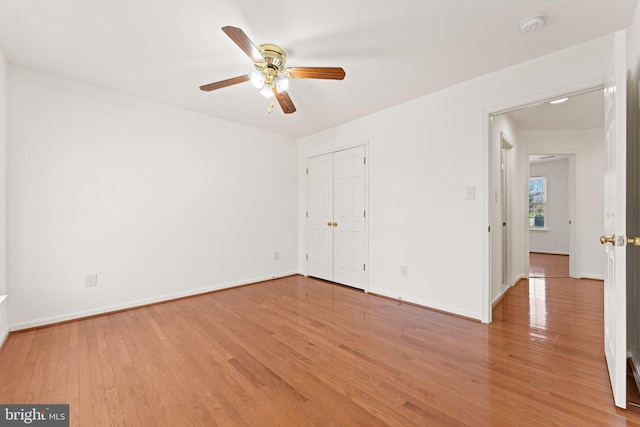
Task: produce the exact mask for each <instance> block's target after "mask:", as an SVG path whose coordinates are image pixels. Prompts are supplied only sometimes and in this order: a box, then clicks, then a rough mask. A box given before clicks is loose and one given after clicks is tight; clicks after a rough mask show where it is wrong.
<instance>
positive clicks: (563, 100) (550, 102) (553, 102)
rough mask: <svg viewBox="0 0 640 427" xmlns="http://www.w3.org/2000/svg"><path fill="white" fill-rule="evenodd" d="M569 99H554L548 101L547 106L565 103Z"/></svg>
mask: <svg viewBox="0 0 640 427" xmlns="http://www.w3.org/2000/svg"><path fill="white" fill-rule="evenodd" d="M568 99H569V98H559V99H554V100H553V101H549V104H562V103H563V102H566V101H567V100H568Z"/></svg>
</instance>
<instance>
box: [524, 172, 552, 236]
mask: <svg viewBox="0 0 640 427" xmlns="http://www.w3.org/2000/svg"><path fill="white" fill-rule="evenodd" d="M532 180H542V191H541V193H542V195H543V201H541V202H540V201H539V202H533V201H531V185H529V200H530V201H529V217H528V218H529V231H546V230H548V229H549V224H548V217H549V210H548V207H549V200H548V198H549V196H548V195H549V188H548V185H547V184H548V181H547V177H546V176H530V177H529V184H531V181H532ZM533 205H536V206H537V207H539V206H541V207H542V213H543V215H542V218H543V225H542V226H541V227H540V226H536V225H535V218H536V216H535V215H534V216H533V217H532V216H531V214H532V212H536V211H537V209H536V208H535V207H534V208H533V209H534V210H533V211H532V206H533Z"/></svg>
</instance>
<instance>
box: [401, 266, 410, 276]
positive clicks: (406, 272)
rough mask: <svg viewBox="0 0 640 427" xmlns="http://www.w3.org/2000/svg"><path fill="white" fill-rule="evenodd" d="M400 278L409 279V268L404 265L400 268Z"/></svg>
mask: <svg viewBox="0 0 640 427" xmlns="http://www.w3.org/2000/svg"><path fill="white" fill-rule="evenodd" d="M400 277H409V267H408V266H406V265H401V266H400Z"/></svg>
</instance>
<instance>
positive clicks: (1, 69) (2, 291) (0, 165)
mask: <svg viewBox="0 0 640 427" xmlns="http://www.w3.org/2000/svg"><path fill="white" fill-rule="evenodd" d="M7 80H8V65H7V61H6V59H5V56H4V51H3V49H2V46H0V345H1V344H2V342H3V341H4V339H5V338H6V336H7V334H8V332H9V310H8V305H9V302H8V300H7V298H6V297H4V296H3V295H6V294H7V114H8V111H7V106H8V90H7Z"/></svg>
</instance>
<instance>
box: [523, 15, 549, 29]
mask: <svg viewBox="0 0 640 427" xmlns="http://www.w3.org/2000/svg"><path fill="white" fill-rule="evenodd" d="M544 23H545V20H544V16H542V15H537V16H531V17H529V18H527V19H525V20H524V21H522V22H521V23H520V31H522V32H523V33H533V32H534V31H536V30H539V29H540V28H542V27H544Z"/></svg>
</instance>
